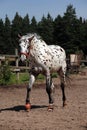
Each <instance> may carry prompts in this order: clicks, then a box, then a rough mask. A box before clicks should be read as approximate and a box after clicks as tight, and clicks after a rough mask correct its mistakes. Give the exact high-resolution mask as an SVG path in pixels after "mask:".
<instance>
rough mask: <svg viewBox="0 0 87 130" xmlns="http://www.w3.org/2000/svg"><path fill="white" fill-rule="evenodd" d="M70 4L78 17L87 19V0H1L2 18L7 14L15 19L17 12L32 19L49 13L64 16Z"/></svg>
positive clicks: (0, 10) (0, 17)
mask: <svg viewBox="0 0 87 130" xmlns="http://www.w3.org/2000/svg"><path fill="white" fill-rule="evenodd" d="M70 4H72V5H73V8H75V10H76V15H77V17H78V18H79V17H80V16H81V17H82V18H83V19H87V0H0V19H3V20H4V19H5V17H6V15H7V16H8V18H9V19H10V20H13V18H14V16H15V14H16V12H18V14H19V15H21V16H22V17H24V16H26V14H28V15H29V18H30V19H32V17H33V16H35V18H36V20H37V21H40V20H41V18H42V16H43V15H44V16H47V14H48V13H50V15H51V16H52V18H54V19H55V18H56V17H57V16H58V15H61V16H63V15H64V13H65V12H66V8H67V6H68V5H70Z"/></svg>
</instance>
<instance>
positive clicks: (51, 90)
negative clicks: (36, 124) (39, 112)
mask: <svg viewBox="0 0 87 130" xmlns="http://www.w3.org/2000/svg"><path fill="white" fill-rule="evenodd" d="M46 91H47V94H48V97H49V106H48V111H53V109H54V106H53V103H54V98H53V95H54V85H53V82H52V77H51V76H50V77H47V78H46Z"/></svg>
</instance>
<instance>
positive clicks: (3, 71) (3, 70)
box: [0, 61, 11, 85]
mask: <svg viewBox="0 0 87 130" xmlns="http://www.w3.org/2000/svg"><path fill="white" fill-rule="evenodd" d="M10 78H11V70H10V67H9V64H8V62H7V61H4V63H3V64H2V65H1V66H0V85H6V84H8V82H9V80H10Z"/></svg>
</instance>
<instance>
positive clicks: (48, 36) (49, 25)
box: [38, 13, 54, 44]
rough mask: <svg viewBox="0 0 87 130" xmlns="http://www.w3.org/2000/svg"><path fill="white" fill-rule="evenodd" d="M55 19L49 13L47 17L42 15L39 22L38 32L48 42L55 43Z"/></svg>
mask: <svg viewBox="0 0 87 130" xmlns="http://www.w3.org/2000/svg"><path fill="white" fill-rule="evenodd" d="M53 30H54V28H53V19H52V17H51V16H50V14H49V13H48V15H47V18H45V17H44V16H43V17H42V19H41V21H40V22H39V23H38V32H39V34H40V35H41V36H42V38H43V39H44V40H45V41H46V43H47V44H53Z"/></svg>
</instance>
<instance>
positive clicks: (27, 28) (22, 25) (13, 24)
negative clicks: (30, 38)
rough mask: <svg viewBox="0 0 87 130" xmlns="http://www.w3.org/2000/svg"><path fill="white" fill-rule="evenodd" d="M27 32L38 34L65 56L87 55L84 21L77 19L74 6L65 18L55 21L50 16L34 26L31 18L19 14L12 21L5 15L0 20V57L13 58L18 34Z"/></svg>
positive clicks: (85, 24)
mask: <svg viewBox="0 0 87 130" xmlns="http://www.w3.org/2000/svg"><path fill="white" fill-rule="evenodd" d="M29 32H34V33H35V32H36V33H38V34H39V35H41V36H42V38H43V40H45V41H46V43H47V44H49V45H50V44H56V45H60V46H62V47H63V48H64V49H65V50H66V52H67V54H69V53H76V52H77V51H83V53H84V54H85V55H86V54H87V20H83V19H82V17H80V18H77V16H76V11H75V8H73V5H68V6H67V9H66V12H65V13H64V15H63V16H61V15H58V16H57V17H56V18H55V19H54V20H53V18H52V17H51V15H50V14H49V13H48V15H47V16H46V17H45V16H42V19H41V20H40V21H39V22H37V21H36V18H35V17H34V16H33V17H32V19H31V20H30V18H29V15H28V14H26V16H25V17H21V16H20V15H19V14H18V12H16V14H15V16H14V19H13V20H12V21H10V20H9V18H8V16H7V15H6V17H5V21H4V22H3V20H2V19H0V54H14V50H15V48H18V33H20V34H21V35H24V34H26V33H29Z"/></svg>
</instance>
